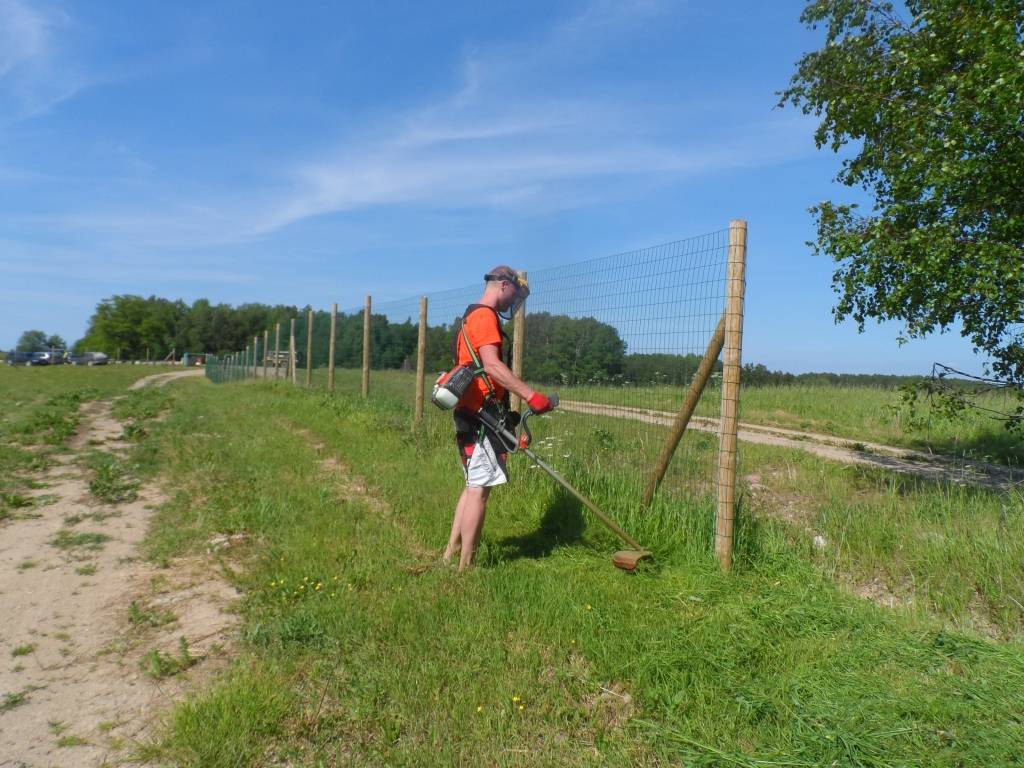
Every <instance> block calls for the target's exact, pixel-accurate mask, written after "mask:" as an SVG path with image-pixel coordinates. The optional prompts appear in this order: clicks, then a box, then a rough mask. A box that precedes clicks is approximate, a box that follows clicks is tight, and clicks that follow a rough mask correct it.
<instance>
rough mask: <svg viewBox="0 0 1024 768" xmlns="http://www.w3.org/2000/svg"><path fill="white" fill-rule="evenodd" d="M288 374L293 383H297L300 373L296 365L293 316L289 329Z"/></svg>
mask: <svg viewBox="0 0 1024 768" xmlns="http://www.w3.org/2000/svg"><path fill="white" fill-rule="evenodd" d="M288 375H289V376H290V377H291V380H292V384H296V383H298V382H297V378H298V373H297V370H296V365H295V318H294V317H293V318H292V322H291V327H290V328H289V330H288Z"/></svg>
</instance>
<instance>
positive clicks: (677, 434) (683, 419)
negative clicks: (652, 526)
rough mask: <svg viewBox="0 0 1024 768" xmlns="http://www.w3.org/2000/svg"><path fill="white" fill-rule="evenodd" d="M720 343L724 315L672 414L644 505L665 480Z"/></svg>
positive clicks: (721, 341) (648, 481)
mask: <svg viewBox="0 0 1024 768" xmlns="http://www.w3.org/2000/svg"><path fill="white" fill-rule="evenodd" d="M724 342H725V315H724V314H723V315H722V318H721V319H720V320H719V321H718V327H717V328H715V332H714V333H713V334H711V341H710V342H708V348H707V349H706V350H705V351H704V357H703V358H701V361H700V365H698V366H697V372H696V373H695V374H694V375H693V381H692V382H690V388H689V389H688V390H687V392H686V397H685V398H683V405H682V407H681V408H680V409H679V413H677V414H676V418H675V421H674V422H673V424H672V429H671V430H670V431H669V435H668V440H666V441H665V445H664V447H663V448H662V449H661V454H660V455H659V456H658V462H657V464H655V465H654V471H653V472H651V476H650V478H648V480H647V487H646V488H645V489H644V499H643V503H644V506H650V504H651V502H652V501H653V500H654V494H655V492H656V491H657V490H658V486H659V485H661V481H662V479H663V478H664V477H665V472H666V471H667V470H668V465H669V463H670V462H671V461H672V456H673V455H675V452H676V448H678V447H679V441H680V440H682V439H683V433H684V432H685V431H686V427H687V425H688V424H689V423H690V417H691V416H693V412H694V410H695V409H696V408H697V402H698V401H699V400H700V396H701V393H702V392H703V391H704V387H705V386H707V383H708V379H710V378H711V373H712V371H714V370H715V362H716V361H717V360H718V356H719V355H720V354H721V353H722V344H723V343H724Z"/></svg>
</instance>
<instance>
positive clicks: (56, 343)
mask: <svg viewBox="0 0 1024 768" xmlns="http://www.w3.org/2000/svg"><path fill="white" fill-rule="evenodd" d="M43 346H44V347H45V348H46V349H67V346H68V343H67V342H66V341H64V339H62V338H61V337H60V336H58V335H57V334H56V333H55V334H53V335H51V336H47V337H46V343H45V344H44V345H43Z"/></svg>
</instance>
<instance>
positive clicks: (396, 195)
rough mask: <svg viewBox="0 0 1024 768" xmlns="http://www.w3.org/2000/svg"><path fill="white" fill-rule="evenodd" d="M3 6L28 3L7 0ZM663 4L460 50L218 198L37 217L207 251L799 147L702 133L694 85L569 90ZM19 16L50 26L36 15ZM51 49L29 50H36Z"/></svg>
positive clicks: (785, 135) (680, 173) (634, 179)
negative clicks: (644, 92) (338, 131)
mask: <svg viewBox="0 0 1024 768" xmlns="http://www.w3.org/2000/svg"><path fill="white" fill-rule="evenodd" d="M0 3H10V4H12V5H13V6H14V7H16V8H19V9H21V10H22V11H24V7H23V6H22V5H21V4H20V3H19V2H18V0H0ZM665 7H666V6H665V4H663V3H661V2H656V1H655V0H637V1H636V2H612V1H611V0H598V1H597V2H594V3H592V4H590V5H589V6H587V7H586V8H585V9H584V10H583V11H582V12H581V13H579V14H578V15H576V16H574V17H572V18H569V19H567V20H564V21H562V22H560V23H557V24H554V25H552V26H551V27H550V28H548V29H547V30H545V31H543V32H542V33H540V34H539V35H536V36H534V37H533V38H531V39H528V40H525V41H517V42H513V43H507V44H497V45H492V46H490V47H487V48H481V47H479V46H476V47H472V46H471V47H468V48H467V50H466V53H465V55H464V58H463V62H462V65H461V67H460V69H459V71H458V76H457V77H456V78H455V80H454V81H453V83H452V84H451V87H450V89H449V93H448V94H447V95H445V96H442V97H441V98H439V99H437V100H435V101H433V102H431V103H427V104H421V105H417V106H415V107H412V108H409V109H407V110H405V111H404V112H399V113H398V114H392V115H390V116H389V118H388V119H387V122H386V123H383V122H377V123H374V124H368V125H363V126H361V127H360V128H359V129H358V131H356V132H352V133H349V134H348V135H347V136H345V137H343V138H340V139H334V140H333V141H332V140H330V139H328V140H327V141H326V142H325V144H326V148H324V149H321V150H319V151H314V152H313V153H311V155H310V156H309V157H308V158H307V159H305V160H301V161H299V162H297V163H292V164H290V165H286V166H284V167H282V166H277V167H275V166H274V165H273V164H272V163H270V164H267V165H266V166H265V167H264V170H263V180H262V183H258V184H250V185H248V187H247V188H245V189H239V190H236V191H233V192H232V193H231V194H229V195H226V194H223V193H217V194H212V193H211V194H208V195H207V196H205V197H204V196H203V195H202V194H201V193H199V194H195V191H194V190H190V192H189V197H188V199H187V200H186V199H185V198H184V197H183V195H182V194H181V192H180V191H176V190H175V189H173V188H172V187H171V186H170V184H166V185H165V186H163V187H162V188H161V187H160V184H161V182H160V181H159V179H157V178H154V179H153V180H152V186H150V187H149V190H150V195H149V199H146V197H145V196H142V197H141V198H140V196H139V195H138V190H137V189H133V196H134V197H133V199H134V200H137V201H138V202H137V203H128V204H123V205H118V204H116V203H115V204H108V205H107V207H105V209H103V210H97V209H92V210H89V209H82V210H78V211H74V212H64V213H58V214H48V215H47V216H46V217H45V221H46V223H47V224H49V225H52V226H56V227H59V228H62V229H64V230H71V231H78V232H81V231H90V232H92V233H93V235H98V236H99V237H100V238H107V239H115V238H116V239H117V240H118V241H120V242H121V243H122V244H123V243H125V242H129V241H130V242H132V243H133V244H135V245H136V246H138V247H157V248H160V247H182V246H186V247H187V246H208V245H214V244H226V243H237V242H244V241H246V240H251V239H253V238H260V237H264V236H266V235H268V234H270V233H273V232H276V231H279V230H281V229H283V228H286V227H288V226H290V225H293V224H296V223H298V222H302V221H304V220H308V219H310V218H314V217H318V216H327V215H334V214H344V213H347V212H353V211H359V210H364V209H370V208H382V207H389V206H391V207H396V206H419V207H423V208H427V209H434V210H445V209H450V210H459V209H467V208H470V209H472V208H491V209H510V210H513V211H515V212H518V213H527V214H528V213H530V212H531V211H544V212H550V211H552V210H559V209H566V208H573V207H579V206H585V205H592V204H595V203H599V202H601V201H602V200H607V199H608V198H609V197H610V196H612V195H622V194H624V192H625V190H626V189H627V188H628V187H629V185H630V184H640V185H651V184H662V183H667V182H672V181H677V180H680V179H685V178H689V177H693V176H697V175H699V174H704V173H708V172H712V171H717V170H723V169H729V168H733V169H735V168H740V167H751V166H763V165H767V164H773V163H777V162H779V161H781V160H785V159H787V158H789V157H792V156H793V155H795V154H797V153H801V154H802V153H805V152H806V151H807V147H809V146H811V145H810V143H808V142H806V141H805V133H806V132H805V131H803V130H797V131H794V130H793V126H794V122H793V119H791V118H790V117H788V116H787V117H785V118H780V117H779V116H775V117H773V118H771V119H760V120H759V121H756V122H754V123H748V124H746V125H742V126H737V128H736V129H735V130H734V131H732V132H730V131H729V130H727V129H723V130H721V131H718V132H717V133H710V132H708V131H706V130H702V129H700V126H701V125H703V126H705V127H706V124H707V122H708V121H709V120H710V119H712V115H711V114H709V112H708V110H709V107H708V104H707V103H706V98H707V97H706V95H704V94H699V95H694V96H693V97H692V98H693V99H694V101H693V103H692V104H690V105H687V104H685V103H676V104H674V105H673V106H671V107H666V106H665V105H664V103H662V102H653V101H649V100H644V99H642V98H639V97H635V96H633V95H632V94H630V93H629V92H628V86H618V87H617V90H612V91H610V92H608V91H602V92H601V93H600V94H599V95H592V94H586V93H582V92H581V93H577V92H576V91H577V90H578V86H579V78H580V75H579V72H578V71H577V68H578V67H579V66H581V64H580V62H581V61H583V60H588V59H593V58H595V57H599V56H601V55H608V52H609V51H614V50H616V49H617V47H620V46H624V45H629V44H630V35H631V34H635V33H636V32H637V31H638V30H642V29H643V28H644V26H645V25H649V24H650V23H651V22H652V19H656V18H657V15H658V14H659V13H662V12H663V11H664V9H665ZM672 7H676V6H672ZM23 23H25V24H28V25H29V28H31V29H35V30H43V31H42V32H39V33H38V34H44V32H45V29H46V25H45V23H44V22H43V21H40V20H35V21H26V22H23ZM47 47H48V44H47V43H45V42H42V43H38V44H35V49H38V50H39V51H43V50H44V49H46V48H47ZM27 55H28V54H26V56H27ZM48 57H49V54H45V53H37V54H36V58H41V59H44V60H45V59H47V58H48ZM586 77H587V78H588V79H592V76H591V75H587V76H586ZM125 199H127V196H126V198H125ZM154 210H158V211H159V213H156V214H154V213H153V211H154Z"/></svg>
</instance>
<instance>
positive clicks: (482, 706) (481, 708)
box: [476, 704, 484, 712]
mask: <svg viewBox="0 0 1024 768" xmlns="http://www.w3.org/2000/svg"><path fill="white" fill-rule="evenodd" d="M476 711H477V712H483V711H484V705H483V704H481V705H480V706H479V707H477V708H476Z"/></svg>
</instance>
